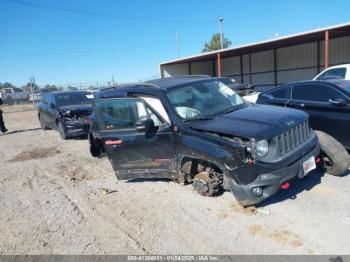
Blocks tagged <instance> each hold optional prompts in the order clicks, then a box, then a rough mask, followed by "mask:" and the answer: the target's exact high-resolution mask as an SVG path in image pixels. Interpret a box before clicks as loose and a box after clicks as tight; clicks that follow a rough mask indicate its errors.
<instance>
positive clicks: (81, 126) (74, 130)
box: [64, 121, 90, 137]
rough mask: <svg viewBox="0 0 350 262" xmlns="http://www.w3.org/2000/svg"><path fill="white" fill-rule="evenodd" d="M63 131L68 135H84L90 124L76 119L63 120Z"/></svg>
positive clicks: (87, 131)
mask: <svg viewBox="0 0 350 262" xmlns="http://www.w3.org/2000/svg"><path fill="white" fill-rule="evenodd" d="M64 127H65V132H66V134H67V136H69V137H79V136H86V135H87V134H88V133H89V128H90V125H89V124H87V123H84V122H78V121H65V122H64Z"/></svg>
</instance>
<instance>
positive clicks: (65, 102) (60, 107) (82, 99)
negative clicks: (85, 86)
mask: <svg viewBox="0 0 350 262" xmlns="http://www.w3.org/2000/svg"><path fill="white" fill-rule="evenodd" d="M87 95H89V92H85V91H67V92H52V93H48V94H46V95H44V96H43V98H42V100H41V102H40V103H39V104H38V118H39V122H40V124H41V127H42V128H43V129H44V130H46V129H51V128H52V129H57V130H58V131H59V133H60V136H61V138H62V139H67V138H73V137H80V136H86V135H87V134H88V130H89V124H88V122H87V121H86V120H87V116H89V115H90V114H91V113H92V107H91V99H89V98H88V97H87Z"/></svg>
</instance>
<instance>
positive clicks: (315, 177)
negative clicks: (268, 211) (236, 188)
mask: <svg viewBox="0 0 350 262" xmlns="http://www.w3.org/2000/svg"><path fill="white" fill-rule="evenodd" d="M325 175H326V174H325V173H324V171H323V170H322V169H320V168H319V169H317V170H315V171H313V172H311V173H309V174H308V175H307V176H306V177H305V178H303V179H300V178H297V177H295V178H293V179H292V180H291V181H290V182H289V183H290V187H289V189H287V190H279V191H278V192H277V193H276V194H275V195H273V196H271V197H270V198H268V199H266V200H265V201H263V202H262V203H260V204H258V205H257V207H264V206H268V205H271V204H275V203H278V202H282V201H284V200H287V199H296V198H297V197H298V196H299V194H300V193H301V192H303V191H305V190H306V191H309V190H311V189H312V188H313V187H315V186H316V185H319V184H321V180H322V178H323V177H324V176H325Z"/></svg>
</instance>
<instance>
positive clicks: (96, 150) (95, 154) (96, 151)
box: [88, 133, 101, 157]
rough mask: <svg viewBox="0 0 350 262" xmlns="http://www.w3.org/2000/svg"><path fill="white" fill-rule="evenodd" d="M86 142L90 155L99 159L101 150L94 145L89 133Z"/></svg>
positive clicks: (94, 142)
mask: <svg viewBox="0 0 350 262" xmlns="http://www.w3.org/2000/svg"><path fill="white" fill-rule="evenodd" d="M88 140H89V144H90V154H91V155H92V156H93V157H100V156H101V148H100V146H99V145H98V144H97V143H96V141H95V140H94V137H93V136H92V134H91V133H89V135H88Z"/></svg>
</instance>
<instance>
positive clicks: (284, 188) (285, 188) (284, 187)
mask: <svg viewBox="0 0 350 262" xmlns="http://www.w3.org/2000/svg"><path fill="white" fill-rule="evenodd" d="M289 187H290V184H289V182H284V183H283V184H282V185H280V189H283V190H287V189H288V188H289Z"/></svg>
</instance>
